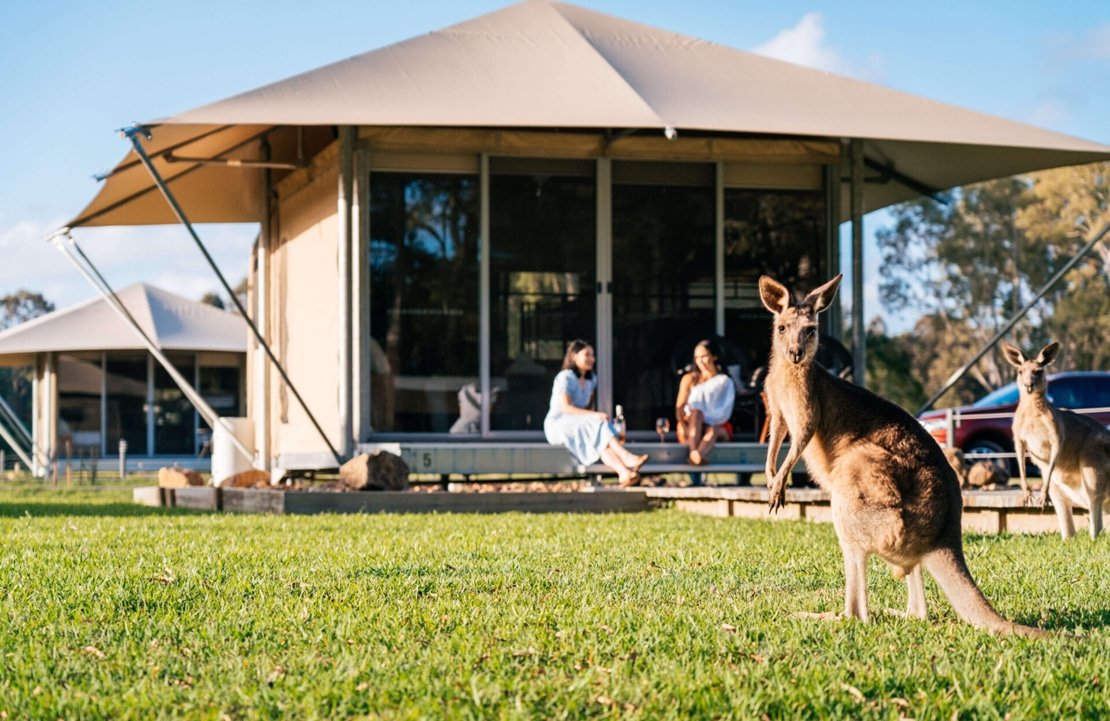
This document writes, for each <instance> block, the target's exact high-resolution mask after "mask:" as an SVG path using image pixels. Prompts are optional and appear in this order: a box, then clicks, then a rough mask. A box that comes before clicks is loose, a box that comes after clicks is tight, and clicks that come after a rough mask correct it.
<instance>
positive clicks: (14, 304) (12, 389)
mask: <svg viewBox="0 0 1110 721" xmlns="http://www.w3.org/2000/svg"><path fill="white" fill-rule="evenodd" d="M52 310H54V304H53V303H51V302H50V301H48V300H46V298H44V297H43V296H42V294H41V293H32V292H31V291H29V290H18V291H16V292H15V293H10V294H8V295H6V296H4V297H3V298H0V330H4V329H6V328H11V327H12V326H15V325H18V324H19V323H22V322H24V321H28V320H31V319H32V318H37V317H38V316H40V315H44V314H46V313H49V312H50V311H52ZM31 386H32V369H31V368H29V367H25V366H5V367H0V397H3V399H4V400H5V401H6V402H7V403H8V405H9V406H11V409H12V410H13V411H14V412H15V414H16V416H18V417H19V418H20V420H22V421H23V422H24V423H25V424H28V425H29V424H30V422H31ZM0 448H4V449H5V450H10V449H9V448H8V446H7V444H6V443H5V442H4V441H3V440H2V439H0Z"/></svg>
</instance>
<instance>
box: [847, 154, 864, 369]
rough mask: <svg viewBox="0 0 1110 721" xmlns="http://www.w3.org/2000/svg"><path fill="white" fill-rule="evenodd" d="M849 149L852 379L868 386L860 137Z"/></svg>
mask: <svg viewBox="0 0 1110 721" xmlns="http://www.w3.org/2000/svg"><path fill="white" fill-rule="evenodd" d="M851 150H852V186H851V190H850V192H851V202H852V380H853V381H855V383H856V385H858V386H860V387H863V388H866V387H867V329H866V328H865V327H864V319H863V140H862V139H861V138H853V139H852V144H851Z"/></svg>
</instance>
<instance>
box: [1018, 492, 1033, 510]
mask: <svg viewBox="0 0 1110 721" xmlns="http://www.w3.org/2000/svg"><path fill="white" fill-rule="evenodd" d="M1021 505H1023V506H1032V505H1033V491H1031V490H1029V489H1028V488H1023V489H1022V491H1021Z"/></svg>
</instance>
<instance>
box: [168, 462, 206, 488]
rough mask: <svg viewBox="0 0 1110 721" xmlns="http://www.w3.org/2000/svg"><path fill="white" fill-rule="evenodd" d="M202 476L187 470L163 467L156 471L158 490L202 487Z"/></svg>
mask: <svg viewBox="0 0 1110 721" xmlns="http://www.w3.org/2000/svg"><path fill="white" fill-rule="evenodd" d="M203 485H204V476H202V475H200V474H199V473H197V472H196V471H191V470H189V469H188V468H178V467H177V466H173V467H172V468H170V467H169V466H163V467H161V468H159V469H158V487H159V488H184V487H185V486H203Z"/></svg>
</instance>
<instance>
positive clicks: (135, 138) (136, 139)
mask: <svg viewBox="0 0 1110 721" xmlns="http://www.w3.org/2000/svg"><path fill="white" fill-rule="evenodd" d="M121 132H122V133H123V135H124V137H126V138H127V139H128V140H130V141H131V144H132V145H133V146H134V148H135V153H136V154H137V155H138V156H139V159H140V160H141V161H142V163H143V165H144V166H146V169H147V172H148V173H150V177H151V179H152V180H154V184H155V185H157V186H158V190H160V191H161V192H162V196H163V197H164V198H165V199H166V202H167V203H169V205H170V208H171V209H172V210H173V213H174V215H176V216H177V219H178V220H179V221H180V222H181V224H182V225H183V226H185V229H186V230H187V231H189V235H190V236H192V238H193V242H195V243H196V244H197V247H198V248H200V252H201V253H202V254H203V255H204V258H205V260H207V261H208V265H210V266H211V267H212V270H213V272H215V274H216V277H217V278H219V280H220V284H221V285H222V286H223V288H224V291H225V292H226V293H227V294H228V296H229V297H230V298H231V302H232V303H234V304H235V307H236V308H237V309H238V310H239V315H241V316H242V317H243V320H244V321H246V323H247V325H248V326H250V329H251V333H253V334H254V338H255V340H257V341H258V345H260V346H261V347H262V349H263V350H265V351H266V355H267V356H268V357H269V359H270V362H271V363H273V364H274V367H275V368H277V371H278V373H279V374H281V379H282V380H283V381H285V385H287V386H289V390H290V391H292V392H293V396H294V397H295V398H296V399H297V403H299V404H300V406H301V409H302V410H304V412H305V415H306V416H308V419H309V420H310V421H312V425H313V426H314V427H315V428H316V432H317V433H319V434H320V438H322V439H323V441H324V443H325V444H327V446H328V450H329V451H331V454H332V456H334V457H335V462H336V465H337V467H338V466H341V465H343V458H342V457H341V456H340V455H339V451H337V450H335V446H334V445H332V442H331V439H329V438H328V435H327V434H326V433H324V429H323V428H321V427H320V423H319V421H317V420H316V416H314V415H313V414H312V411H311V410H309V408H308V404H307V403H305V401H304V398H302V397H301V394H300V392H299V391H298V390H297V387H296V386H295V385H293V381H291V380H290V379H289V374H288V373H286V372H285V368H283V367H282V365H281V363H279V362H278V359H277V357H276V356H274V352H273V350H271V349H270V345H269V344H268V343H267V342H266V340H265V339H264V338H263V337H262V334H260V333H259V332H258V328H257V326H255V324H254V321H252V320H251V317H250V315H249V314H248V313H247V309H246V308H244V307H243V304H242V303H241V302H240V301H239V296H237V295H236V294H235V291H234V290H232V289H231V286H230V285H229V284H228V282H227V279H226V278H224V274H223V273H222V272H220V268H219V266H217V265H216V261H215V260H213V258H212V256H211V255H210V254H209V253H208V249H207V248H205V247H204V243H203V242H201V239H200V236H199V235H197V231H196V230H195V229H194V228H193V225H192V223H190V222H189V219H188V218H186V217H185V211H184V210H182V209H181V206H180V205H178V203H177V198H175V197H174V196H173V193H171V192H170V189H169V186H167V185H166V182H165V181H164V180H162V176H161V175H159V173H158V171H157V170H156V169H155V167H154V163H153V162H152V161H151V159H150V156H149V155H147V153H146V150H145V149H144V148H143V144H142V141H141V140H140V136H143V135H145V136H146V137H147V139H148V140H149V139H150V134H149V132H148V131H147V129H146V128H144V127H142V126H138V125H133V126H131V127H130V128H124V129H123V130H122V131H121Z"/></svg>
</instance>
